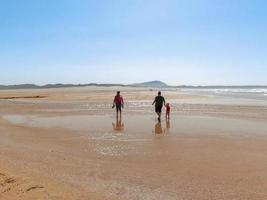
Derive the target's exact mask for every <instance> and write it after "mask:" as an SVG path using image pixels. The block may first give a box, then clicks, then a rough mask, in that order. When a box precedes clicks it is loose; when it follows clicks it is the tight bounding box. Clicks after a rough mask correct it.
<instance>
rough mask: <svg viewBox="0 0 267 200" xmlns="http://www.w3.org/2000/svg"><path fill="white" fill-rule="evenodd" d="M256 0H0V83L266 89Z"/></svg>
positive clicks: (265, 36) (259, 0)
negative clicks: (158, 83)
mask: <svg viewBox="0 0 267 200" xmlns="http://www.w3.org/2000/svg"><path fill="white" fill-rule="evenodd" d="M266 22H267V2H266V1H263V0H24V1H21V0H8V1H4V0H0V69H1V79H0V84H20V83H36V84H46V83H59V82H61V83H90V82H97V83H136V82H143V81H150V80H162V81H165V82H167V83H169V84H173V85H180V84H190V85H191V84H192V85H214V84H216V85H217V84H220V85H244V84H246V85H248V84H252V85H253V84H260V85H267V78H266V73H267V56H266V55H267V23H266Z"/></svg>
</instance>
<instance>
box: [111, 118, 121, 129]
mask: <svg viewBox="0 0 267 200" xmlns="http://www.w3.org/2000/svg"><path fill="white" fill-rule="evenodd" d="M112 126H113V130H114V131H116V132H123V131H124V123H123V121H122V119H121V117H120V118H118V117H117V118H116V123H114V122H113V123H112Z"/></svg>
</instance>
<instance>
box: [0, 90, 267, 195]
mask: <svg viewBox="0 0 267 200" xmlns="http://www.w3.org/2000/svg"><path fill="white" fill-rule="evenodd" d="M117 89H118V88H112V87H111V88H104V87H103V88H100V87H99V88H97V87H87V88H65V89H45V90H13V91H0V199H3V200H6V199H7V200H9V199H22V200H31V199H52V200H54V199H66V200H72V199H82V200H83V199H93V200H94V199H125V200H140V199H144V200H146V199H148V200H154V199H155V200H156V199H157V200H177V199H185V200H187V199H200V200H202V199H203V200H206V199H225V200H229V199H238V200H239V199H240V200H244V199H249V200H251V199H252V200H254V199H255V200H258V199H267V171H266V167H267V156H266V155H267V145H266V144H267V123H266V122H267V102H266V100H259V99H253V98H250V99H248V98H241V97H233V96H229V97H228V96H216V95H210V94H199V93H195V92H187V93H185V92H181V91H174V90H170V91H163V94H164V96H165V97H166V99H168V102H170V103H171V105H172V114H171V119H170V120H165V119H163V120H162V122H161V123H158V122H157V120H156V116H155V114H154V112H153V110H154V109H153V107H152V106H151V103H152V100H153V98H154V96H155V94H156V91H149V90H148V89H140V88H119V89H120V90H121V91H122V94H123V95H124V98H125V100H126V102H127V103H126V105H125V109H124V112H123V116H122V119H121V120H117V119H116V117H115V113H114V110H112V109H111V102H112V98H113V96H114V93H115V92H114V91H116V90H117ZM1 97H2V99H1ZM6 97H16V98H6ZM20 97H29V98H20ZM35 97H44V98H35Z"/></svg>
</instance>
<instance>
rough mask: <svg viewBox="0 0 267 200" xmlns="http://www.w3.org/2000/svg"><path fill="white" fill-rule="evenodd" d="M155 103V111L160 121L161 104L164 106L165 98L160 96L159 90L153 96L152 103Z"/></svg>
mask: <svg viewBox="0 0 267 200" xmlns="http://www.w3.org/2000/svg"><path fill="white" fill-rule="evenodd" d="M154 104H155V112H156V113H157V115H158V121H159V122H160V120H161V111H162V107H163V105H164V106H165V99H164V97H163V96H161V92H160V91H159V92H158V96H156V97H155V100H154V101H153V103H152V105H154Z"/></svg>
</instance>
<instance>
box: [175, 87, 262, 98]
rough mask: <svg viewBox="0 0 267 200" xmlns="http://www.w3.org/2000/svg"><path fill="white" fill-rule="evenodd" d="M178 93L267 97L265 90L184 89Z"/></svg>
mask: <svg viewBox="0 0 267 200" xmlns="http://www.w3.org/2000/svg"><path fill="white" fill-rule="evenodd" d="M180 91H184V92H188V91H197V92H211V93H215V94H251V95H253V94H254V95H261V96H267V88H186V89H181V90H180Z"/></svg>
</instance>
